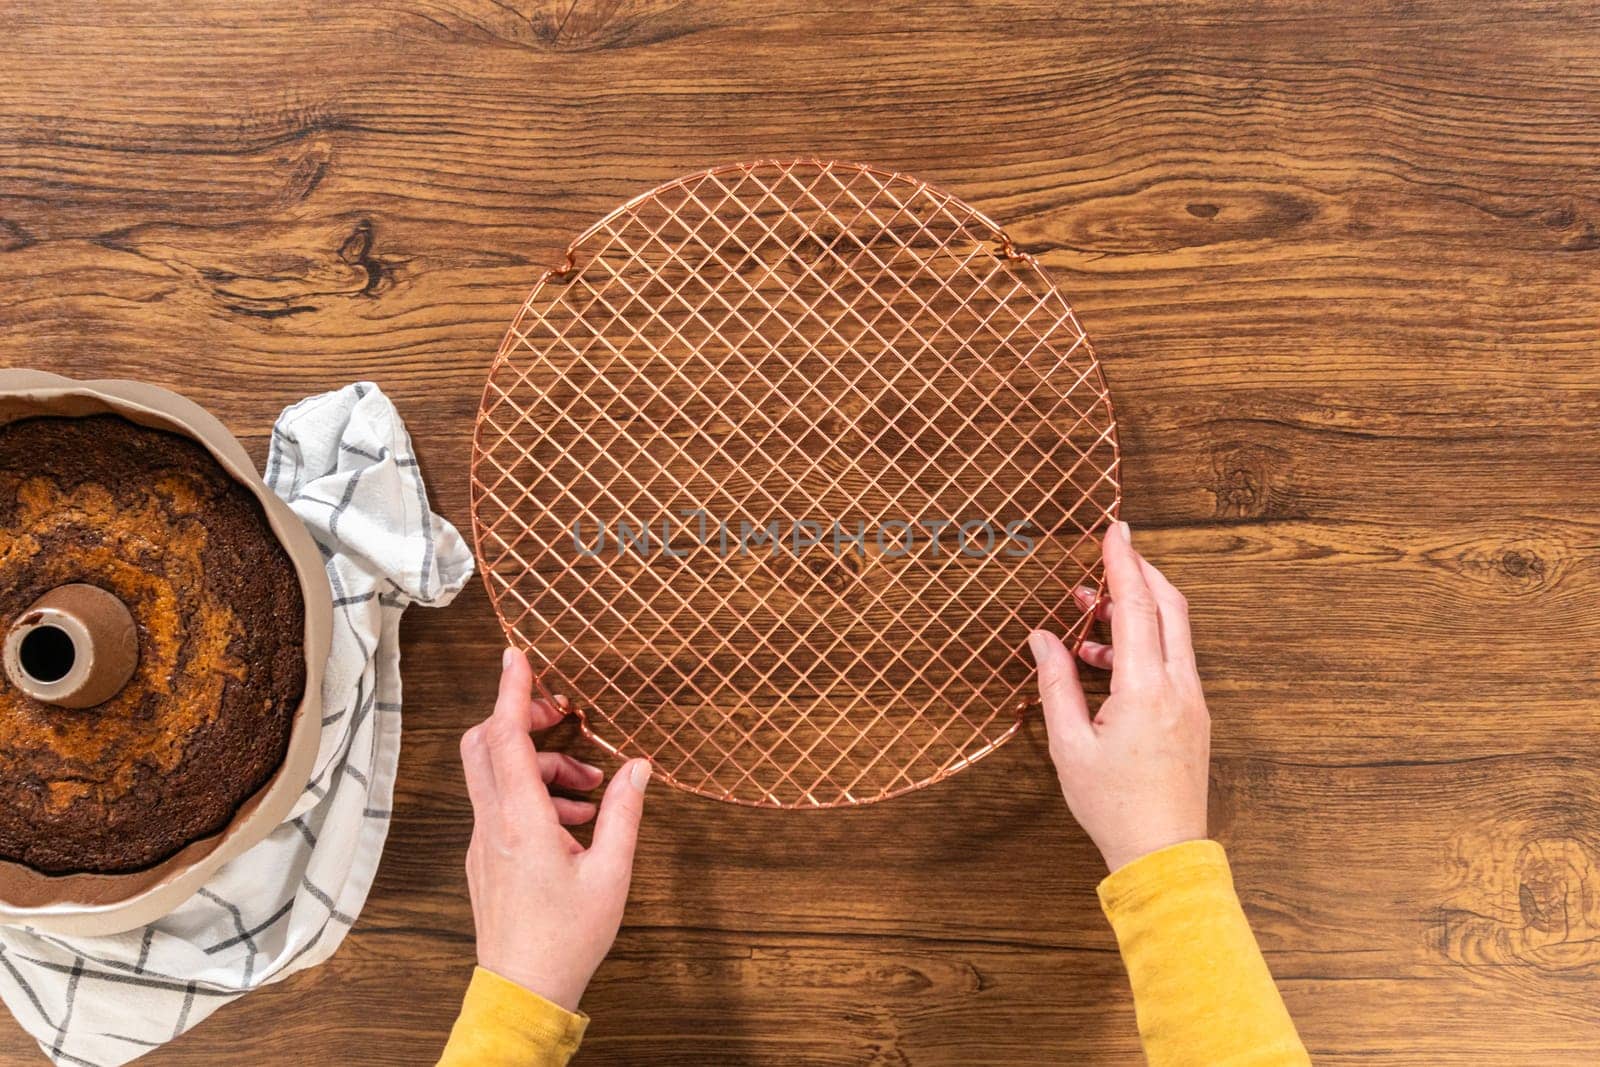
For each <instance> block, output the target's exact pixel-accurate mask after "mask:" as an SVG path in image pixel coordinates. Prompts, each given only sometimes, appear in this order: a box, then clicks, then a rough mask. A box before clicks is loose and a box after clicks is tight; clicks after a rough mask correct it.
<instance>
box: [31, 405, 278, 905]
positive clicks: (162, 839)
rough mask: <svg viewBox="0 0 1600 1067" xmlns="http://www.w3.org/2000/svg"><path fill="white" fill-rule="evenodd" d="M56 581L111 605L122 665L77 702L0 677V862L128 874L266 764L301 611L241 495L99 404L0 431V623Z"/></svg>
mask: <svg viewBox="0 0 1600 1067" xmlns="http://www.w3.org/2000/svg"><path fill="white" fill-rule="evenodd" d="M68 582H88V583H90V584H92V585H97V586H100V587H101V588H103V589H107V590H109V591H111V592H112V593H115V594H116V595H117V596H118V597H120V598H122V600H123V602H124V603H126V604H127V605H128V608H129V610H130V611H131V612H132V613H133V617H134V621H135V623H136V624H137V626H138V630H139V665H138V668H137V669H136V671H135V672H134V675H133V678H132V680H131V681H130V682H129V683H128V685H127V687H126V688H124V689H123V690H122V692H120V693H118V694H117V695H116V696H115V697H113V698H112V699H111V700H109V701H107V702H105V703H104V704H101V705H99V706H98V707H95V708H90V709H86V710H76V711H75V710H70V709H65V708H57V707H53V706H50V705H45V704H40V703H38V702H37V701H34V700H32V699H31V698H29V697H27V696H26V695H24V694H23V693H22V692H20V691H19V690H17V689H16V688H15V687H13V686H12V685H11V684H10V683H9V682H8V681H6V680H4V678H3V677H0V858H4V859H9V860H17V861H21V862H23V863H26V864H28V865H29V866H31V867H33V868H35V869H37V870H41V871H46V872H50V873H65V872H69V871H95V872H106V873H112V872H122V871H131V870H137V869H139V868H142V867H148V866H150V865H151V864H154V863H157V862H159V861H160V860H162V859H164V858H166V857H167V856H169V855H171V854H172V853H174V852H176V851H177V850H178V849H180V848H182V847H183V846H184V845H186V844H188V843H189V842H191V841H195V840H197V839H199V838H201V837H205V836H206V835H208V834H211V833H215V832H216V831H218V830H220V829H222V828H223V827H224V826H225V825H226V824H227V822H228V820H229V819H230V818H231V817H232V815H233V813H234V812H235V811H236V810H237V809H238V807H239V805H240V804H242V803H243V802H244V801H245V800H246V799H247V798H248V797H249V796H250V795H251V794H252V793H254V792H255V791H256V789H257V788H259V787H260V786H261V785H262V783H264V782H265V781H266V780H267V779H268V778H269V777H270V776H271V775H272V772H273V771H274V770H276V769H277V767H278V765H279V764H280V763H281V762H282V760H283V756H284V752H285V749H286V747H287V744H288V738H289V729H290V726H291V723H292V719H293V716H294V711H295V708H296V706H297V705H298V704H299V702H300V697H301V694H302V692H303V691H304V688H305V663H304V659H303V656H302V652H301V649H302V641H303V637H304V635H303V627H304V614H305V606H304V603H303V601H302V599H301V595H300V588H299V584H298V581H297V579H296V577H295V573H294V567H293V564H292V563H291V562H290V560H289V557H288V555H287V554H286V553H285V552H284V550H283V548H282V546H281V545H280V544H279V543H278V541H277V538H276V537H275V536H274V535H273V533H272V531H271V529H270V528H269V527H268V525H267V520H266V516H265V514H264V513H263V512H262V510H261V505H260V503H259V502H258V501H257V500H256V499H255V498H254V497H253V496H252V495H251V494H250V492H249V491H248V490H246V489H245V488H244V487H243V486H241V485H239V484H238V483H237V482H236V481H235V480H234V479H233V478H232V477H230V476H229V475H228V473H227V472H226V471H224V470H223V469H222V467H221V466H220V465H219V464H218V463H217V462H216V461H215V460H214V459H213V458H212V457H211V455H210V454H209V453H207V452H206V451H205V450H204V449H203V448H201V447H200V446H199V445H197V444H196V443H194V442H192V441H190V440H188V439H186V438H183V437H180V436H178V435H176V434H171V433H165V432H163V431H160V430H153V429H150V428H147V427H143V426H137V425H135V424H133V423H131V422H128V421H126V420H124V419H121V418H118V417H116V416H114V415H102V416H93V417H89V418H81V419H58V418H35V419H24V420H21V421H18V422H14V423H11V424H9V425H6V426H3V427H0V621H3V623H4V624H6V625H9V622H10V620H12V619H14V618H16V616H17V615H18V614H19V613H20V612H22V611H23V610H25V609H26V608H27V607H28V606H29V605H30V604H32V603H33V602H34V600H36V599H37V598H38V597H39V596H41V595H42V594H44V593H45V592H47V591H49V590H51V589H53V588H55V587H56V586H58V585H62V584H65V583H68Z"/></svg>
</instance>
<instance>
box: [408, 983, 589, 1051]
mask: <svg viewBox="0 0 1600 1067" xmlns="http://www.w3.org/2000/svg"><path fill="white" fill-rule="evenodd" d="M588 1026H589V1017H588V1016H587V1015H585V1014H583V1013H582V1012H570V1011H567V1010H566V1009H565V1008H562V1007H560V1006H559V1005H556V1004H552V1003H551V1002H550V1001H548V1000H546V999H544V998H543V997H541V996H540V995H539V994H537V993H534V992H532V991H531V990H527V989H524V988H522V987H521V986H519V985H517V984H516V983H515V982H512V981H510V980H508V979H505V978H502V977H500V976H499V975H498V974H495V973H494V972H493V971H486V970H484V969H483V968H482V967H476V968H474V969H473V971H472V984H471V985H470V986H468V987H467V995H466V997H465V998H464V999H463V1000H462V1002H461V1014H460V1015H459V1016H458V1017H457V1018H456V1025H455V1028H454V1029H452V1030H451V1031H450V1043H449V1044H448V1045H446V1046H445V1050H444V1056H443V1057H442V1058H441V1059H440V1060H439V1063H440V1064H441V1065H442V1067H453V1065H455V1064H475V1065H478V1067H488V1065H491V1064H506V1065H512V1064H515V1065H518V1067H562V1065H564V1064H565V1063H566V1062H567V1060H569V1059H571V1058H572V1054H573V1053H574V1052H577V1051H578V1044H579V1043H580V1042H581V1041H582V1040H583V1032H584V1030H586V1029H587V1028H588Z"/></svg>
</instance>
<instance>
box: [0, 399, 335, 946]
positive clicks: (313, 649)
mask: <svg viewBox="0 0 1600 1067" xmlns="http://www.w3.org/2000/svg"><path fill="white" fill-rule="evenodd" d="M19 409H26V410H19ZM96 413H110V414H117V415H121V416H123V417H124V418H127V419H129V420H130V421H132V422H135V423H138V424H139V425H142V426H150V427H152V428H154V429H160V430H168V431H171V432H175V433H179V434H182V435H183V436H185V437H187V438H189V439H191V440H193V441H195V442H197V443H198V444H199V445H200V446H201V447H203V448H205V450H206V451H207V452H209V453H210V454H211V455H212V456H213V457H215V459H216V460H217V462H218V463H220V464H222V467H223V469H224V470H226V471H227V472H228V473H229V474H230V475H232V476H233V478H234V479H235V480H236V481H238V482H239V483H240V484H241V485H243V486H244V487H245V488H247V489H248V490H249V491H250V492H251V493H253V494H254V495H255V497H256V499H257V500H259V501H260V503H261V508H262V511H263V512H264V513H265V514H266V516H267V524H268V526H270V527H271V529H272V532H273V534H274V535H275V536H276V537H277V539H278V541H279V543H280V544H282V545H283V548H284V551H285V552H287V553H288V555H289V559H290V561H291V562H292V563H293V564H294V569H295V573H296V575H297V576H298V577H299V580H300V593H301V596H302V598H303V599H304V601H305V642H304V654H305V659H306V687H305V692H304V693H303V694H302V696H301V700H300V704H299V706H298V707H297V708H296V709H295V715H294V722H293V725H292V726H291V728H290V734H289V744H288V748H287V749H286V751H285V753H284V758H283V762H282V763H281V764H280V765H279V766H278V769H277V770H276V771H275V772H273V774H272V776H271V777H270V778H268V779H267V781H266V782H265V783H264V784H263V785H262V786H261V787H260V788H259V789H257V790H256V791H255V793H253V794H252V795H251V796H250V797H249V799H247V800H246V801H245V802H244V803H243V804H241V805H240V806H239V809H238V810H237V811H236V812H234V815H233V818H232V819H231V820H229V822H228V825H227V826H225V827H224V828H223V829H222V830H220V831H218V832H217V833H215V834H212V835H210V836H209V837H203V838H201V839H200V840H198V841H193V842H190V843H189V844H188V845H186V846H184V847H183V848H182V849H181V850H180V851H178V852H177V853H175V854H174V855H172V856H169V857H168V858H167V859H165V860H163V861H161V862H160V863H157V864H155V865H154V866H151V867H148V868H145V869H144V870H140V871H132V872H129V873H125V874H86V873H79V874H64V875H49V874H44V873H42V872H40V871H36V870H34V869H32V868H31V867H27V866H25V865H23V864H20V863H16V862H11V861H4V860H0V923H4V924H11V925H27V926H30V927H33V928H35V929H38V930H43V931H47V932H50V933H57V934H72V935H81V936H100V935H104V934H113V933H121V932H123V931H125V930H131V929H134V928H135V927H138V926H142V925H144V924H145V923H148V922H152V921H154V920H156V919H158V918H160V917H161V916H163V915H166V914H167V913H168V912H170V911H172V910H173V909H174V908H176V907H177V906H178V905H179V904H181V903H183V901H185V900H187V899H188V898H189V897H190V896H192V895H193V894H194V892H195V891H196V890H198V889H199V888H200V887H201V886H202V885H204V884H205V882H206V880H207V879H208V878H210V877H211V875H212V874H214V873H216V871H217V869H218V868H220V867H221V866H222V865H223V864H225V863H227V862H228V861H229V860H232V859H235V858H237V857H238V856H240V855H241V854H243V853H244V852H245V851H247V850H248V849H250V848H251V847H252V846H254V845H256V844H259V843H260V842H261V841H262V840H264V839H265V838H266V836H267V835H268V834H270V833H271V832H272V831H273V830H274V829H275V828H276V827H278V826H279V825H281V824H282V823H283V822H284V821H285V820H286V819H288V818H289V815H290V813H291V811H292V810H293V808H294V805H295V802H296V801H297V800H299V798H300V796H301V794H302V793H303V792H304V790H305V783H306V781H307V780H308V779H309V778H310V776H311V772H312V769H313V767H314V766H315V764H316V759H317V751H318V749H319V748H320V745H321V737H322V676H323V670H324V667H325V664H326V661H327V657H328V648H329V642H330V641H331V638H332V632H333V593H332V591H331V589H330V587H329V585H328V575H327V571H326V570H325V569H324V566H323V561H322V553H321V551H320V550H319V549H318V548H317V545H316V542H315V541H313V540H312V538H311V534H310V533H309V532H308V531H307V530H306V528H305V526H304V524H302V523H301V521H300V519H299V517H298V516H296V515H295V513H294V512H293V511H292V510H290V508H289V506H288V505H287V504H285V503H284V502H283V500H282V499H280V498H279V497H278V495H277V494H276V493H274V492H272V490H270V489H268V488H267V486H266V483H265V482H263V481H262V479H261V475H260V474H259V473H258V472H257V471H256V468H255V464H254V463H252V462H251V460H250V455H249V453H247V452H246V451H245V450H244V447H243V446H242V445H240V444H239V441H238V439H237V438H235V437H234V436H233V434H232V433H231V432H229V430H228V429H227V427H225V426H224V425H223V424H222V423H221V422H220V421H219V420H218V419H217V418H216V417H215V416H214V415H212V414H211V413H210V412H208V411H206V410H205V409H204V408H202V407H201V406H200V405H198V404H196V403H195V402H194V401H192V400H189V399H188V398H187V397H184V396H181V395H179V394H178V393H175V392H172V391H171V390H169V389H164V388H161V387H160V386H155V385H150V384H147V383H145V382H138V381H132V380H129V379H114V378H107V379H92V380H80V379H74V378H67V377H64V376H62V375H59V374H53V373H50V372H47V371H37V370H0V425H3V424H4V423H7V422H11V421H14V420H15V419H17V418H27V417H30V416H33V415H49V414H69V415H79V416H81V415H88V414H96Z"/></svg>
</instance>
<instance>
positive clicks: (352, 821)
mask: <svg viewBox="0 0 1600 1067" xmlns="http://www.w3.org/2000/svg"><path fill="white" fill-rule="evenodd" d="M266 480H267V484H268V485H269V486H270V487H271V488H272V490H273V491H274V492H276V493H277V494H278V495H279V496H281V497H283V498H284V500H286V501H288V503H289V506H290V507H292V508H293V509H294V511H295V513H296V514H298V515H299V516H300V518H301V519H302V520H304V522H305V524H306V526H307V527H309V528H310V530H311V533H312V535H313V536H314V537H315V538H316V540H317V544H318V545H319V546H320V547H321V549H322V554H323V557H324V559H325V560H326V562H327V567H328V579H329V581H330V582H331V583H332V585H333V598H334V599H333V604H334V625H333V649H332V652H331V654H330V655H329V657H328V671H327V676H326V678H325V680H324V682H323V688H322V704H323V709H322V710H323V720H322V747H321V751H320V753H319V754H318V757H317V766H316V770H315V772H314V773H313V775H312V777H311V781H310V782H308V783H307V785H306V790H305V793H304V794H303V795H302V796H301V797H300V801H299V803H298V804H296V806H295V809H294V815H293V818H291V820H290V821H288V822H286V823H284V824H283V825H281V826H279V827H278V828H277V830H275V831H274V832H273V834H272V836H270V837H268V838H267V839H266V840H265V841H263V842H262V843H261V844H259V845H257V846H256V847H254V848H252V849H251V850H250V851H248V852H246V853H245V854H244V855H243V856H240V857H239V858H238V859H236V860H234V861H233V862H231V863H229V864H227V865H226V866H225V867H223V868H222V869H221V870H219V871H218V872H217V873H216V875H215V876H213V877H212V879H211V880H210V881H209V882H208V883H207V884H206V885H205V887H204V888H203V889H201V890H200V891H199V893H198V894H196V895H195V896H193V897H191V898H190V899H189V900H188V901H187V902H186V903H184V904H182V905H181V906H179V908H178V909H177V910H176V911H174V912H173V913H172V914H171V915H168V916H167V917H166V918H164V919H162V920H160V921H159V922H155V923H152V924H151V925H149V926H146V927H143V928H141V929H138V930H133V931H131V932H129V933H126V934H119V935H117V936H114V937H94V938H89V937H57V936H53V935H49V934H44V933H41V932H38V931H35V930H31V929H28V928H20V927H0V999H4V1000H5V1003H6V1006H7V1007H8V1008H10V1009H11V1013H12V1015H14V1016H15V1017H16V1019H17V1021H18V1022H19V1023H21V1024H22V1026H23V1027H24V1028H25V1029H26V1030H27V1031H28V1032H29V1033H30V1034H32V1035H33V1036H34V1037H35V1038H37V1039H38V1041H39V1045H40V1047H41V1048H42V1049H44V1051H45V1052H46V1053H47V1054H48V1055H49V1056H50V1057H51V1058H52V1059H53V1060H55V1061H56V1062H57V1063H65V1064H90V1065H93V1067H110V1065H113V1064H120V1063H127V1062H128V1061H129V1060H132V1059H136V1058H137V1057H139V1056H141V1055H143V1054H144V1053H146V1052H148V1051H150V1050H151V1049H153V1048H157V1047H159V1046H160V1045H162V1044H164V1043H165V1042H167V1041H170V1040H172V1039H173V1038H174V1037H177V1036H178V1035H179V1034H181V1033H183V1032H184V1031H185V1030H188V1029H189V1028H190V1027H192V1026H194V1025H195V1024H196V1023H198V1022H199V1021H200V1020H202V1019H204V1018H205V1017H206V1016H208V1015H210V1014H211V1013H212V1012H214V1011H216V1010H217V1009H218V1008H220V1007H222V1005H224V1004H226V1003H227V1002H228V1001H230V1000H232V999H234V998H235V997H238V996H241V995H243V994H245V993H248V992H249V991H250V990H252V989H255V988H257V987H258V986H262V985H265V984H267V983H268V982H276V981H277V980H278V979H280V978H283V977H285V976H287V975H290V974H293V973H294V972H296V971H300V970H304V969H305V968H307V967H312V966H315V965H316V964H318V963H321V962H322V961H323V960H325V959H327V958H328V957H329V956H331V955H332V954H333V952H334V950H335V949H336V948H338V947H339V943H340V942H341V941H343V940H344V936H345V934H346V932H348V931H349V929H350V926H351V924H353V923H354V922H355V920H356V916H357V915H359V914H360V913H361V907H362V905H363V904H364V903H365V902H366V899H367V890H368V889H370V888H371V886H372V879H373V875H374V874H375V873H376V872H377V869H378V858H379V856H381V855H382V853H383V842H384V838H385V837H386V836H388V832H389V806H390V803H391V799H392V797H393V795H394V775H395V765H396V762H397V760H398V758H399V754H400V646H399V640H398V636H399V629H400V614H401V612H403V611H404V610H405V608H406V606H407V605H409V604H425V605H428V606H432V607H437V606H442V605H444V604H448V603H449V602H450V601H451V600H452V599H454V597H455V595H456V593H457V592H458V591H459V590H460V589H461V586H462V584H463V583H464V582H465V581H466V580H467V578H468V577H469V576H470V575H471V574H472V554H471V552H469V551H468V549H467V546H466V544H465V542H463V541H462V539H461V535H460V534H459V533H457V532H456V529H455V527H453V526H451V525H450V524H449V523H448V522H446V521H445V520H444V519H442V518H440V517H439V516H437V515H435V514H433V512H431V511H430V510H429V509H428V497H427V493H426V491H425V490H424V488H423V485H422V478H421V475H420V474H419V472H418V470H417V460H416V456H415V454H414V453H413V452H412V450H411V439H410V437H409V436H408V435H407V434H406V429H405V426H404V424H402V423H401V421H400V416H399V414H398V413H397V412H396V411H395V409H394V405H393V404H391V403H390V402H389V399H388V398H387V397H385V396H384V395H383V393H382V392H381V391H379V389H378V387H377V386H375V385H373V384H372V383H371V382H358V383H356V384H355V385H350V386H346V387H345V388H343V389H340V390H338V391H337V392H332V393H324V394H323V395H321V396H314V397H310V398H309V399H306V400H302V401H301V402H300V403H298V404H295V405H294V406H293V407H290V408H288V409H286V410H285V411H284V412H283V414H282V415H280V416H279V418H278V423H277V425H276V426H275V427H274V428H273V431H272V446H271V452H270V455H269V457H268V460H267V475H266Z"/></svg>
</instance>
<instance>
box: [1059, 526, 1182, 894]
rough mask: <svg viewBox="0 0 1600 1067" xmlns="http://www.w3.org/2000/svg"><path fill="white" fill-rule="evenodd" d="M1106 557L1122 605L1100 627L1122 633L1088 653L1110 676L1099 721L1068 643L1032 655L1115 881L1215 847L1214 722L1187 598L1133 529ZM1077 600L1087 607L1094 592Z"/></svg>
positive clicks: (1111, 541) (1114, 601)
mask: <svg viewBox="0 0 1600 1067" xmlns="http://www.w3.org/2000/svg"><path fill="white" fill-rule="evenodd" d="M1103 558H1104V560H1105V570H1106V584H1107V585H1108V586H1109V587H1110V592H1111V599H1110V601H1109V602H1102V604H1101V607H1100V610H1099V617H1100V618H1101V619H1102V620H1106V619H1109V621H1110V623H1111V639H1112V644H1111V645H1102V644H1098V643H1096V642H1093V641H1085V642H1084V643H1083V647H1082V648H1081V649H1080V650H1079V653H1078V654H1079V655H1080V656H1081V657H1082V658H1083V660H1084V662H1085V663H1088V664H1090V665H1091V666H1095V667H1102V668H1109V669H1110V670H1111V695H1110V696H1109V697H1107V698H1106V700H1105V702H1104V703H1103V704H1101V705H1100V712H1099V714H1097V715H1095V716H1094V717H1093V718H1091V717H1090V715H1089V705H1088V703H1087V702H1086V701H1085V700H1084V696H1083V687H1082V686H1081V685H1080V684H1079V682H1078V669H1077V664H1076V663H1074V662H1073V657H1072V654H1071V653H1070V652H1068V651H1067V648H1066V646H1065V645H1063V644H1062V642H1061V640H1060V639H1059V638H1058V637H1056V636H1055V635H1054V634H1051V633H1047V632H1045V631H1043V630H1035V631H1034V632H1033V633H1031V634H1029V635H1028V647H1029V648H1030V649H1032V651H1033V658H1034V661H1035V662H1036V663H1037V664H1038V667H1039V695H1040V697H1041V699H1042V700H1043V702H1044V719H1045V727H1046V729H1047V730H1048V732H1049V735H1050V759H1051V760H1052V761H1053V762H1054V763H1055V766H1056V774H1057V776H1058V777H1059V778H1060V779H1061V792H1062V793H1063V794H1064V795H1065V796H1066V799H1067V808H1068V809H1069V810H1070V811H1071V812H1072V817H1073V818H1075V819H1077V820H1078V824H1079V825H1080V826H1082V827H1083V829H1084V831H1085V832H1087V833H1088V835H1089V837H1090V839H1091V840H1093V841H1094V843H1095V845H1096V846H1097V847H1098V848H1099V849H1100V854H1101V855H1102V856H1103V857H1105V861H1106V866H1107V867H1109V868H1110V869H1111V870H1113V871H1115V870H1117V869H1118V868H1119V867H1122V866H1124V865H1126V864H1128V863H1131V862H1132V861H1133V860H1136V859H1138V858H1139V857H1140V856H1144V855H1147V854H1148V853H1151V852H1154V851H1156V850H1157V849H1161V848H1165V847H1167V846H1168V845H1175V844H1178V843H1179V842H1182V841H1193V840H1197V839H1200V838H1203V837H1205V836H1206V784H1207V775H1208V771H1209V768H1210V763H1211V717H1210V715H1209V714H1208V713H1207V712H1206V701H1205V696H1204V695H1203V694H1202V693H1201V691H1200V675H1199V673H1198V672H1197V671H1196V669H1195V662H1194V646H1193V644H1192V643H1191V642H1190V639H1189V606H1188V603H1187V602H1186V601H1185V600H1184V599H1183V595H1182V594H1181V593H1179V592H1178V590H1177V589H1175V588H1174V587H1173V585H1172V583H1171V582H1169V581H1167V579H1166V578H1165V577H1163V576H1162V574H1161V572H1160V571H1158V570H1156V569H1155V568H1154V567H1152V566H1151V565H1150V564H1149V563H1147V562H1146V561H1145V560H1144V559H1143V557H1141V556H1140V555H1139V554H1138V553H1137V552H1135V551H1134V549H1133V541H1132V538H1131V536H1130V535H1129V532H1128V524H1127V523H1125V522H1118V523H1113V524H1112V526H1111V529H1110V530H1108V531H1107V532H1106V537H1105V542H1104V545H1103ZM1077 596H1078V600H1079V603H1081V604H1083V605H1084V606H1085V607H1088V606H1089V603H1090V602H1091V600H1092V597H1093V592H1092V591H1090V590H1080V591H1078V594H1077ZM1113 652H1114V655H1113ZM1113 659H1114V660H1115V662H1114V664H1113Z"/></svg>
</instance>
